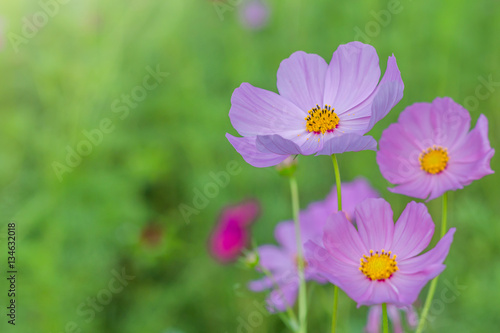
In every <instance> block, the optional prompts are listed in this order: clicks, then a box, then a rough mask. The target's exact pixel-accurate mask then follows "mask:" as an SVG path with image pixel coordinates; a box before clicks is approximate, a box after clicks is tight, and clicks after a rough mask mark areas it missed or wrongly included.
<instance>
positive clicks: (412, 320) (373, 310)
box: [365, 304, 418, 333]
mask: <svg viewBox="0 0 500 333" xmlns="http://www.w3.org/2000/svg"><path fill="white" fill-rule="evenodd" d="M399 310H402V311H403V312H405V313H406V321H407V323H408V326H409V327H410V328H411V329H415V328H417V324H418V319H417V318H418V317H417V313H416V312H415V309H413V307H412V306H409V307H403V308H400V309H398V308H397V307H396V306H394V305H391V304H388V305H387V316H388V317H389V320H390V321H391V322H392V328H393V332H394V333H404V331H403V326H402V325H401V318H400V316H399ZM381 324H382V306H381V305H373V306H371V307H370V310H369V311H368V321H367V323H366V326H365V332H366V333H380V332H381V329H380V327H381Z"/></svg>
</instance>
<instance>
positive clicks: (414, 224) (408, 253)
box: [391, 201, 434, 260]
mask: <svg viewBox="0 0 500 333" xmlns="http://www.w3.org/2000/svg"><path fill="white" fill-rule="evenodd" d="M433 234H434V222H432V218H431V216H430V215H429V212H428V211H427V207H425V205H424V204H422V203H416V202H415V201H412V202H410V203H409V204H408V205H407V206H406V208H405V210H404V211H403V213H402V214H401V216H400V217H399V219H398V221H397V222H396V226H395V229H394V240H393V242H392V248H391V251H392V252H393V253H394V254H396V255H397V259H398V260H402V259H405V258H411V257H414V256H416V255H417V254H419V253H420V252H422V251H423V250H424V249H425V248H426V247H427V245H429V242H430V241H431V239H432V235H433Z"/></svg>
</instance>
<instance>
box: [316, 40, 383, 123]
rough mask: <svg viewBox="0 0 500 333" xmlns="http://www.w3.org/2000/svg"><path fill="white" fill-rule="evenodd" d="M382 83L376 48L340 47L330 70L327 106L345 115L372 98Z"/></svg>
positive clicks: (333, 58) (359, 46)
mask: <svg viewBox="0 0 500 333" xmlns="http://www.w3.org/2000/svg"><path fill="white" fill-rule="evenodd" d="M379 79H380V67H379V63H378V55H377V52H376V51H375V49H374V48H373V46H371V45H367V44H362V43H360V42H351V43H348V44H345V45H340V46H339V47H338V48H337V50H336V51H335V52H334V53H333V56H332V60H331V62H330V65H329V66H328V70H327V73H326V79H325V80H326V81H325V93H324V98H323V104H328V105H331V106H332V107H334V108H335V110H336V112H337V114H342V113H343V112H344V111H346V110H349V109H350V108H352V107H353V106H356V105H358V104H360V103H361V102H363V101H364V100H365V99H366V98H367V97H368V96H370V94H371V93H372V92H373V90H374V89H375V87H376V86H377V83H378V80H379Z"/></svg>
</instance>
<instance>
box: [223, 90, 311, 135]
mask: <svg viewBox="0 0 500 333" xmlns="http://www.w3.org/2000/svg"><path fill="white" fill-rule="evenodd" d="M305 116H306V113H304V111H302V110H300V109H299V108H298V107H297V106H296V105H295V104H293V103H292V102H290V101H288V100H287V99H285V98H283V97H281V96H280V95H278V94H276V93H273V92H271V91H268V90H264V89H260V88H256V87H254V86H252V85H251V84H248V83H242V84H241V86H240V87H239V88H237V89H235V90H234V93H233V96H232V97H231V109H230V110H229V118H230V119H231V124H232V125H233V127H234V128H235V129H236V130H237V131H238V133H239V134H240V135H242V136H255V135H269V134H276V133H278V134H279V133H282V132H290V131H297V130H299V131H300V130H303V129H304V128H305V120H304V118H305Z"/></svg>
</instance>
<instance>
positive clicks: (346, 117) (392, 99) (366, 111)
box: [339, 55, 404, 134]
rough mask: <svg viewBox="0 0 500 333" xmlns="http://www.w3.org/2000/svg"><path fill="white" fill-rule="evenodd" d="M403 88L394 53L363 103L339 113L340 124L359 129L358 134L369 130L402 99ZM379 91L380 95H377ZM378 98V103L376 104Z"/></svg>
mask: <svg viewBox="0 0 500 333" xmlns="http://www.w3.org/2000/svg"><path fill="white" fill-rule="evenodd" d="M390 88H393V90H392V91H388V89H390ZM403 89H404V84H403V80H402V79H401V73H400V71H399V69H398V65H397V63H396V58H395V57H394V55H393V56H391V57H389V59H388V60H387V69H386V71H385V74H384V76H383V77H382V80H380V83H379V84H378V86H377V88H376V89H375V90H374V91H373V92H372V93H371V94H370V96H368V97H367V98H366V99H365V100H364V101H363V102H362V103H360V104H358V105H355V106H354V107H352V108H350V109H349V110H345V112H343V113H341V114H340V115H339V118H340V119H341V120H342V121H341V124H340V125H342V124H346V125H347V126H348V127H351V129H352V130H355V131H357V133H358V134H364V133H366V132H368V131H369V130H370V129H371V128H372V127H373V125H374V124H375V122H377V121H379V120H380V119H382V118H383V117H385V116H386V115H387V113H388V112H389V111H390V110H391V109H392V108H393V107H394V106H395V105H396V104H397V103H398V102H399V101H400V100H401V98H402V97H403ZM379 93H380V96H379V97H377V96H378V95H379ZM376 98H377V103H376V104H374V100H375V99H376ZM371 118H373V119H371ZM340 125H339V127H340ZM363 125H364V126H363Z"/></svg>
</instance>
